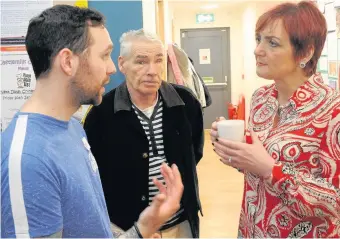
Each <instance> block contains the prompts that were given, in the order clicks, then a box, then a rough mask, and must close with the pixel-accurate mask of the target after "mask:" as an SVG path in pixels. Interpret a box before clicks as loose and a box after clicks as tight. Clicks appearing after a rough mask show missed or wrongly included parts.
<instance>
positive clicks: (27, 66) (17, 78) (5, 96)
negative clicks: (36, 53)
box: [1, 51, 35, 131]
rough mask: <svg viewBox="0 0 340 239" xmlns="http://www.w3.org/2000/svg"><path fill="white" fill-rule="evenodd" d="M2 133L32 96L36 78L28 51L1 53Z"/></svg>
mask: <svg viewBox="0 0 340 239" xmlns="http://www.w3.org/2000/svg"><path fill="white" fill-rule="evenodd" d="M1 53H2V54H1V131H2V130H4V129H5V128H6V127H7V126H8V124H9V123H10V121H11V120H12V118H13V116H14V115H15V113H16V112H17V111H18V110H19V109H20V108H21V106H22V105H23V103H24V102H25V101H26V100H27V99H28V98H29V97H30V96H31V94H32V92H33V90H34V88H35V76H34V73H33V69H32V65H31V62H30V60H29V57H28V55H27V53H26V51H12V52H8V53H7V54H4V52H3V51H2V52H1Z"/></svg>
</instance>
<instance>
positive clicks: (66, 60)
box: [57, 48, 79, 76]
mask: <svg viewBox="0 0 340 239" xmlns="http://www.w3.org/2000/svg"><path fill="white" fill-rule="evenodd" d="M57 57H58V61H59V64H60V69H61V70H62V71H63V72H64V73H65V75H67V76H73V75H74V74H75V73H76V72H77V68H78V65H79V58H78V57H77V56H76V55H75V54H74V53H73V52H72V51H71V50H70V49H68V48H64V49H62V50H61V51H60V52H59V53H58V55H57Z"/></svg>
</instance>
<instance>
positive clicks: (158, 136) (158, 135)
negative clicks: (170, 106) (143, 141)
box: [132, 96, 184, 229]
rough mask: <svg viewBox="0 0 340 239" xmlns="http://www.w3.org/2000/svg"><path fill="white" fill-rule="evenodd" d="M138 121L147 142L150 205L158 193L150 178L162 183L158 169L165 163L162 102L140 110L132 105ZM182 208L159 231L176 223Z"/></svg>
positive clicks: (162, 179) (159, 100)
mask: <svg viewBox="0 0 340 239" xmlns="http://www.w3.org/2000/svg"><path fill="white" fill-rule="evenodd" d="M132 108H133V109H134V111H135V113H136V115H137V117H138V119H139V120H140V122H141V124H142V127H143V129H144V131H145V134H146V136H147V138H148V140H149V204H151V202H152V200H153V198H154V197H155V195H157V194H158V193H159V190H158V188H157V187H156V185H155V184H154V183H153V181H152V178H157V179H158V180H159V181H160V182H163V183H164V178H163V176H162V174H161V171H160V168H161V165H162V163H164V162H165V163H167V160H166V157H165V153H164V143H163V127H162V126H163V125H162V119H163V101H162V99H161V97H160V96H159V98H158V101H157V102H156V103H155V105H153V106H151V107H149V108H147V109H144V110H141V109H139V108H138V107H137V106H135V105H132ZM183 210H184V209H183V207H182V206H181V208H180V209H179V210H178V212H177V213H176V214H175V215H174V216H173V217H172V218H170V219H169V220H168V221H167V222H166V223H165V224H164V225H163V227H162V228H161V229H166V228H170V227H172V226H174V225H176V224H177V223H179V222H180V221H179V219H180V217H181V215H182V213H183Z"/></svg>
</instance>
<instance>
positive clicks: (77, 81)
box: [70, 76, 100, 106]
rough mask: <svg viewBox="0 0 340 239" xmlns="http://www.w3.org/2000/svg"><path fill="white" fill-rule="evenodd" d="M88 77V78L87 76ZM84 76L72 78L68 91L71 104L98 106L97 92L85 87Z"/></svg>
mask: <svg viewBox="0 0 340 239" xmlns="http://www.w3.org/2000/svg"><path fill="white" fill-rule="evenodd" d="M87 77H88V76H87ZM85 78H86V76H84V77H81V78H78V77H77V78H74V79H72V81H71V85H70V90H71V94H72V96H73V102H74V104H77V105H79V106H80V105H98V103H99V102H98V101H99V97H100V96H99V91H98V92H94V91H93V90H91V88H89V87H87V86H86V83H85V82H82V81H84V80H85Z"/></svg>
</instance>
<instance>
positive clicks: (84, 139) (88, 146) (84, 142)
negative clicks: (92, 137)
mask: <svg viewBox="0 0 340 239" xmlns="http://www.w3.org/2000/svg"><path fill="white" fill-rule="evenodd" d="M82 141H83V144H84V146H85V148H86V149H87V150H88V151H90V148H91V146H90V144H89V142H87V140H86V138H85V137H84V138H82Z"/></svg>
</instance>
